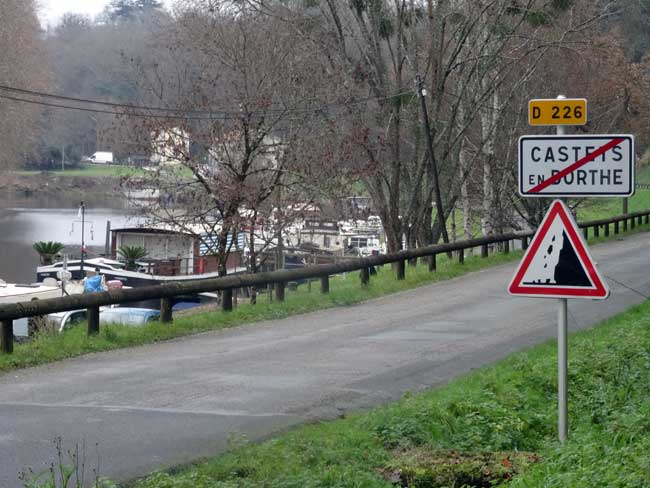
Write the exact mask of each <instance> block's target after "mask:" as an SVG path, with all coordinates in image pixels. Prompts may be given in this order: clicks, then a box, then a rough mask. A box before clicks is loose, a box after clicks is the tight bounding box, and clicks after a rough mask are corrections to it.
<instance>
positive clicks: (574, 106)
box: [528, 98, 587, 125]
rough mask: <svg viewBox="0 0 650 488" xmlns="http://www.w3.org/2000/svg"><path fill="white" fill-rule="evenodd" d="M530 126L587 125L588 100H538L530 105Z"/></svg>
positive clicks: (532, 101)
mask: <svg viewBox="0 0 650 488" xmlns="http://www.w3.org/2000/svg"><path fill="white" fill-rule="evenodd" d="M528 123H529V124H530V125H585V124H586V123H587V100H586V99H584V98H570V99H556V98H552V99H538V100H531V101H530V102H529V104H528Z"/></svg>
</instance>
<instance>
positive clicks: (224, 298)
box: [221, 289, 232, 312]
mask: <svg viewBox="0 0 650 488" xmlns="http://www.w3.org/2000/svg"><path fill="white" fill-rule="evenodd" d="M221 310H222V311H224V312H231V311H232V290H231V289H228V290H222V292H221Z"/></svg>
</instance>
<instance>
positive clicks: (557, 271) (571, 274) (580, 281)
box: [524, 231, 591, 286]
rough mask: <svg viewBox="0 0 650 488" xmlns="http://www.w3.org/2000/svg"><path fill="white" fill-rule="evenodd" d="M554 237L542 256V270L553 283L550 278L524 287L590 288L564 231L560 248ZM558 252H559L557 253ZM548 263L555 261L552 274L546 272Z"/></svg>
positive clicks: (529, 283)
mask: <svg viewBox="0 0 650 488" xmlns="http://www.w3.org/2000/svg"><path fill="white" fill-rule="evenodd" d="M556 237H557V236H553V239H552V240H551V245H549V246H548V249H547V250H546V254H545V255H544V261H546V262H545V263H544V268H545V270H546V271H547V273H548V275H547V276H553V281H554V282H552V281H551V279H550V278H546V279H538V280H534V281H528V282H525V283H524V284H526V285H538V284H544V285H546V286H591V281H589V277H588V276H587V274H586V273H585V271H584V269H583V267H582V265H581V264H580V260H579V259H578V255H577V254H576V252H575V249H573V246H572V245H571V242H570V241H569V238H568V236H567V235H566V232H565V231H562V247H560V245H559V243H558V242H556ZM558 250H559V252H558ZM549 261H550V262H551V263H552V262H553V261H555V265H554V269H553V272H552V273H551V272H550V270H548V267H549V264H550V263H549Z"/></svg>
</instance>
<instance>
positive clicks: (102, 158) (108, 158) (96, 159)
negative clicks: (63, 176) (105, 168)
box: [85, 151, 113, 164]
mask: <svg viewBox="0 0 650 488" xmlns="http://www.w3.org/2000/svg"><path fill="white" fill-rule="evenodd" d="M85 161H87V162H89V163H93V164H113V153H112V152H106V151H98V152H96V153H94V154H93V155H92V156H90V157H89V158H86V159H85Z"/></svg>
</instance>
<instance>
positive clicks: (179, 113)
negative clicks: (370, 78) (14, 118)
mask: <svg viewBox="0 0 650 488" xmlns="http://www.w3.org/2000/svg"><path fill="white" fill-rule="evenodd" d="M0 90H2V91H6V92H11V93H16V94H20V95H25V96H29V97H38V98H46V99H53V100H57V101H64V102H74V103H75V104H85V105H99V106H104V107H110V108H112V109H124V110H127V111H128V110H135V111H140V112H136V113H134V112H118V111H116V110H105V109H97V108H92V109H91V108H87V107H78V106H71V105H63V104H54V103H50V102H44V101H41V100H31V99H26V98H18V97H15V96H14V97H12V96H10V95H5V94H0V97H1V98H5V99H7V100H13V101H17V102H25V103H32V104H38V105H44V106H49V107H57V108H64V109H69V110H81V111H87V112H96V113H106V114H113V115H132V116H142V117H154V118H155V117H158V118H181V119H188V118H190V119H205V120H212V119H236V118H240V117H241V116H242V113H246V114H250V115H251V116H256V115H263V116H268V115H272V114H301V113H304V114H307V113H316V114H318V113H319V112H324V111H325V110H327V109H333V108H344V107H349V106H353V105H360V104H364V103H368V102H372V101H382V100H389V99H391V98H396V97H400V96H403V95H407V94H409V93H412V90H407V91H404V92H400V93H395V94H392V95H388V96H385V97H363V98H356V99H351V100H348V101H342V102H331V103H325V104H322V105H319V106H317V107H298V108H280V109H278V108H276V109H268V110H252V111H245V112H242V111H225V110H214V111H212V110H183V109H179V108H167V107H152V106H146V105H130V104H123V103H115V102H104V101H100V100H92V99H87V98H76V97H68V96H64V95H56V94H53V93H46V92H38V91H33V90H26V89H23V88H16V87H11V86H6V85H0ZM141 112H163V113H165V114H164V115H154V114H142V113H141ZM197 115H203V116H204V117H197Z"/></svg>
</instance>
